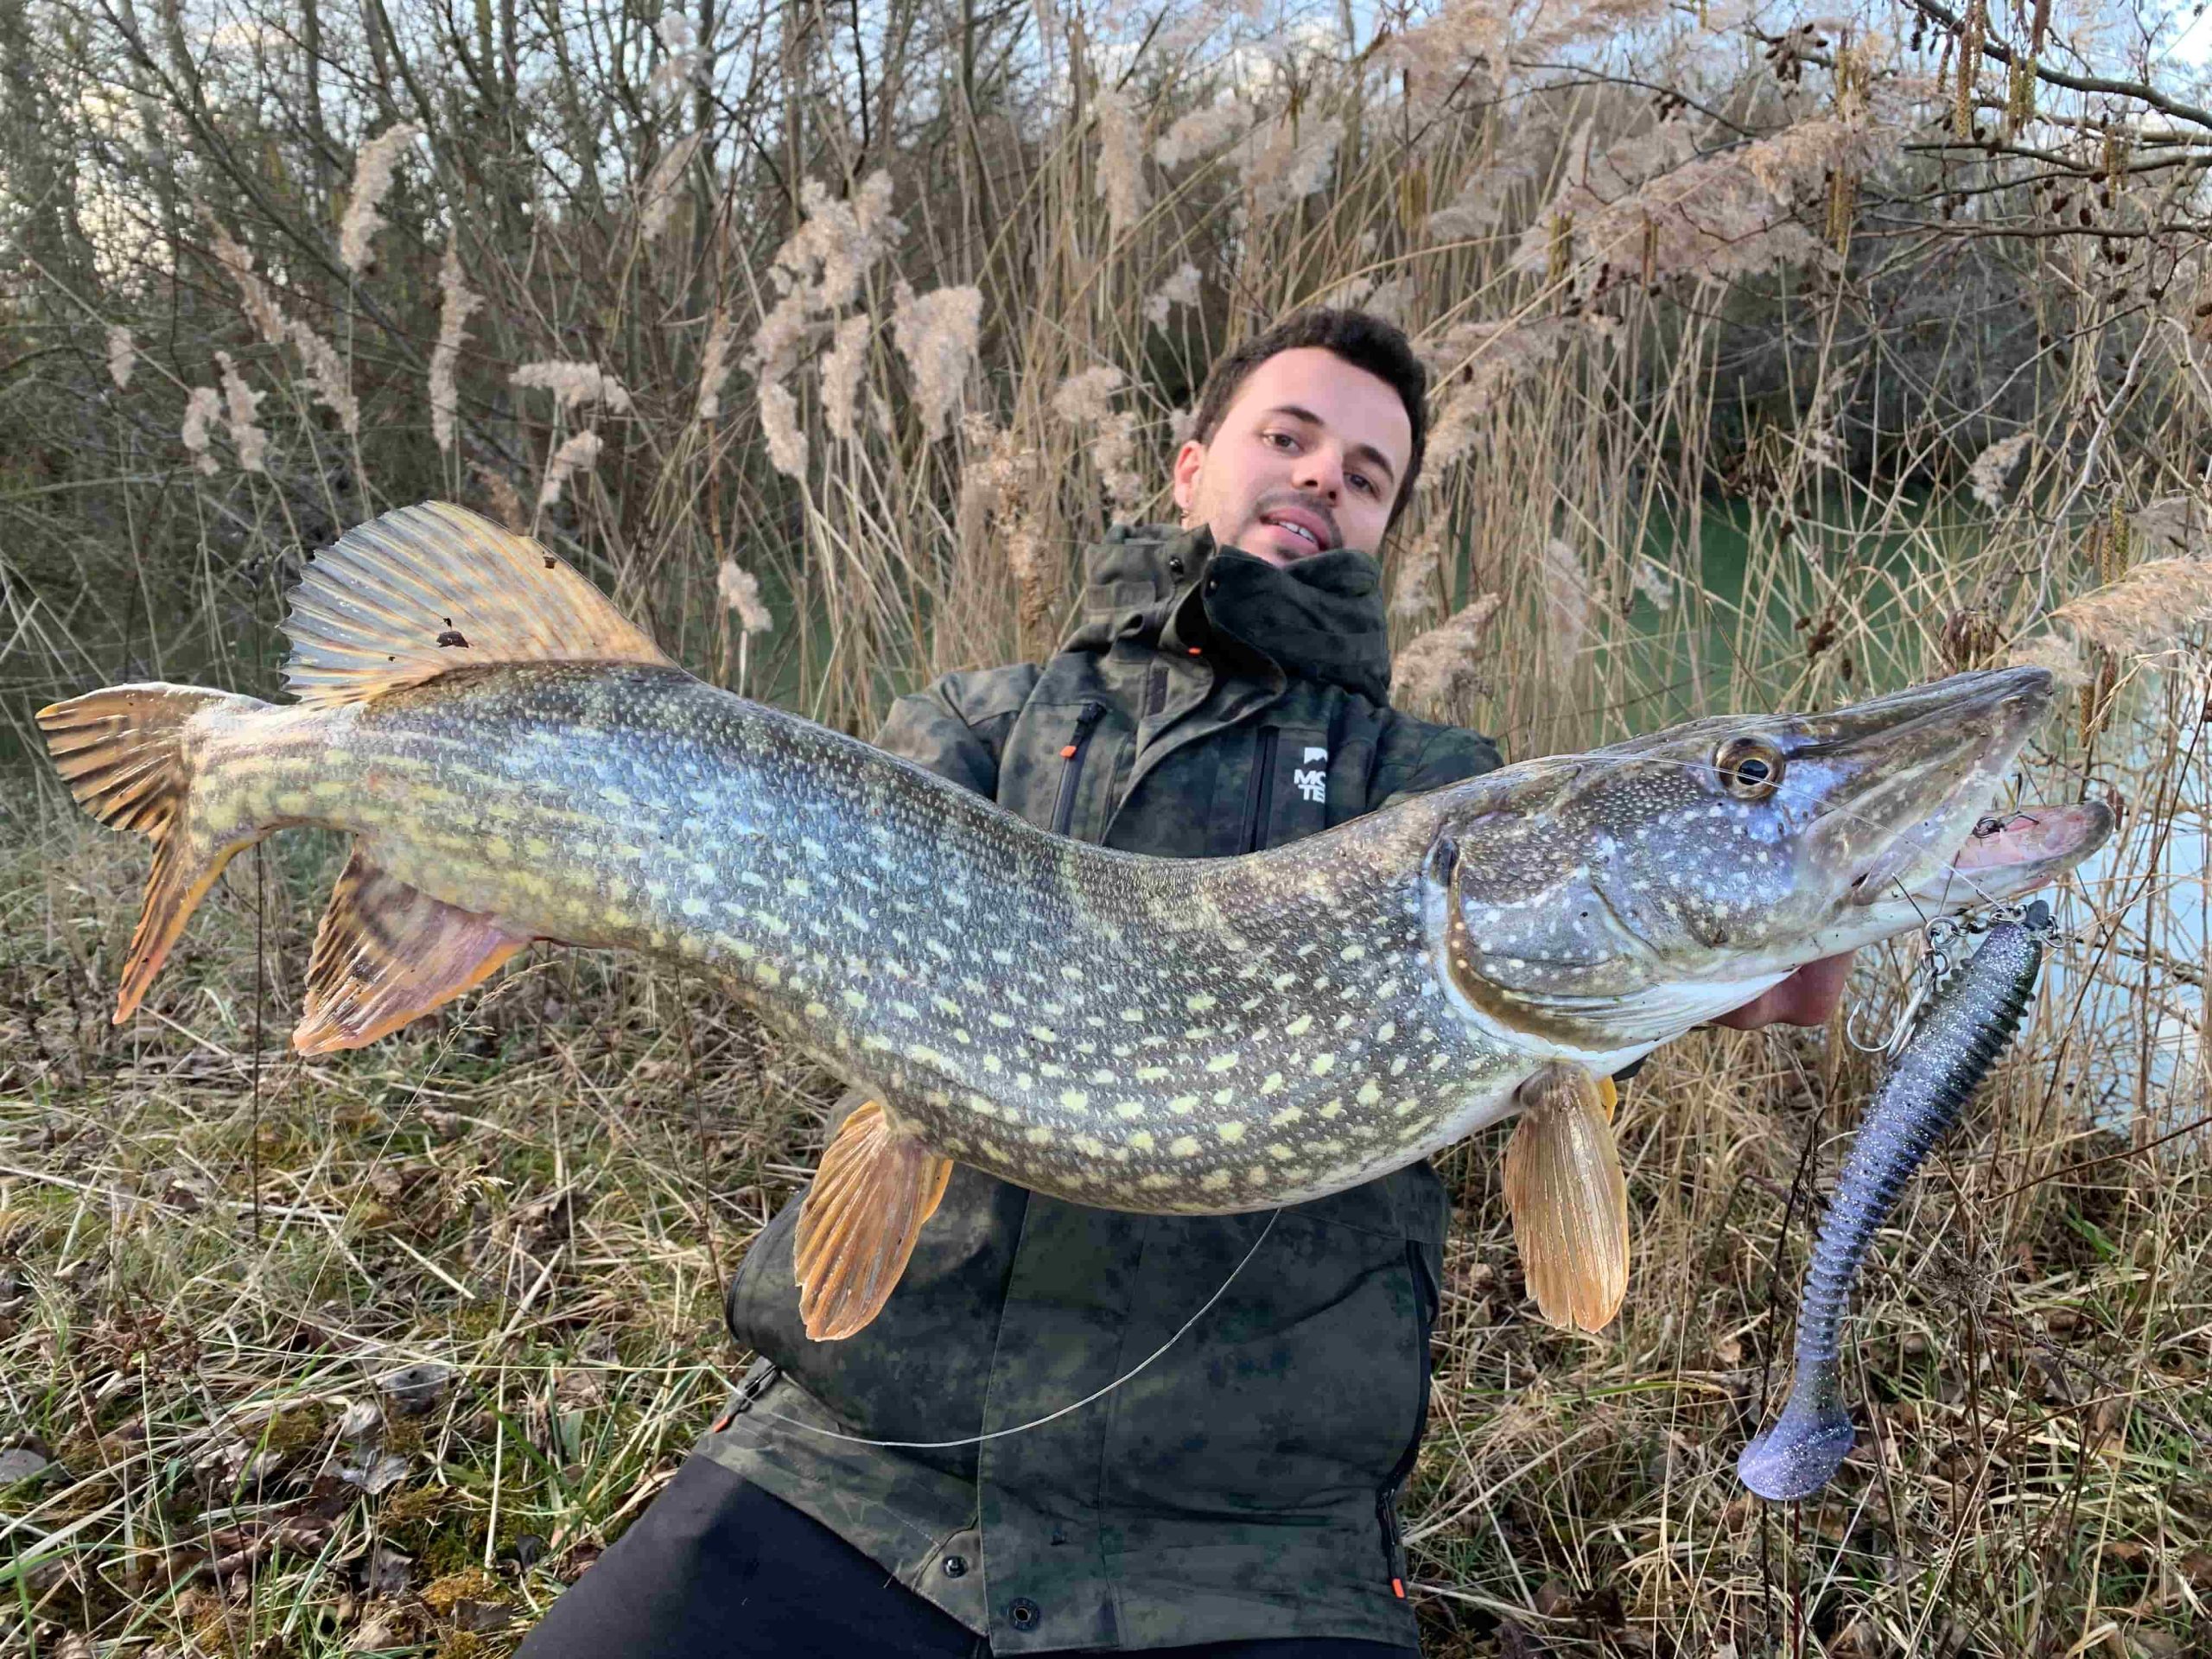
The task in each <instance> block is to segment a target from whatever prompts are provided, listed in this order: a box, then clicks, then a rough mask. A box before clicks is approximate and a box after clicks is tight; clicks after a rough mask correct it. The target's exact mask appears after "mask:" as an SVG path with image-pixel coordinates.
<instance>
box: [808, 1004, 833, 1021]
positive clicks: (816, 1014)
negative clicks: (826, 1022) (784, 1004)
mask: <svg viewBox="0 0 2212 1659" xmlns="http://www.w3.org/2000/svg"><path fill="white" fill-rule="evenodd" d="M828 1015H829V1008H828V1007H825V1006H824V1005H823V1004H822V1003H819V1002H810V1003H808V1004H807V1005H806V1017H807V1018H808V1019H810V1020H821V1019H825V1018H827V1017H828Z"/></svg>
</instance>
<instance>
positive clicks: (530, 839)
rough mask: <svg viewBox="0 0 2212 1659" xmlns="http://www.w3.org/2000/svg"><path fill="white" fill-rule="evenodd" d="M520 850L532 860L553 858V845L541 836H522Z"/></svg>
mask: <svg viewBox="0 0 2212 1659" xmlns="http://www.w3.org/2000/svg"><path fill="white" fill-rule="evenodd" d="M522 849H523V851H524V853H526V854H528V855H530V856H531V857H532V858H550V857H552V856H553V843H552V842H550V841H548V840H546V839H545V837H544V836H524V837H523V838H522Z"/></svg>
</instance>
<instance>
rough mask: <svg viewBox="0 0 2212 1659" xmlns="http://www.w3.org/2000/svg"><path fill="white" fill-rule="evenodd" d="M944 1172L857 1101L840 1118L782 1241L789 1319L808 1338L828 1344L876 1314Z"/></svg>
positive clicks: (941, 1164)
mask: <svg viewBox="0 0 2212 1659" xmlns="http://www.w3.org/2000/svg"><path fill="white" fill-rule="evenodd" d="M951 1178H952V1160H950V1158H940V1157H938V1155H937V1154H935V1153H933V1152H931V1150H930V1149H929V1148H928V1147H925V1146H924V1145H923V1144H922V1143H921V1142H920V1141H917V1140H915V1139H914V1138H913V1137H912V1135H909V1134H908V1133H907V1132H906V1129H904V1128H901V1127H900V1126H899V1124H897V1123H896V1122H893V1120H892V1118H891V1116H889V1114H887V1112H886V1111H885V1110H884V1109H883V1108H882V1107H881V1106H880V1104H878V1103H876V1102H874V1101H873V1100H871V1101H867V1102H864V1103H862V1104H861V1106H860V1107H859V1108H857V1109H855V1111H854V1112H853V1114H852V1116H849V1117H848V1118H847V1119H846V1120H845V1122H844V1123H843V1124H842V1126H841V1127H840V1128H839V1129H838V1131H837V1137H836V1140H834V1141H831V1142H830V1143H829V1150H828V1151H827V1152H825V1153H823V1154H822V1166H821V1167H820V1168H819V1169H817V1171H816V1172H815V1174H814V1185H812V1186H810V1187H809V1188H808V1189H807V1191H806V1198H805V1199H804V1207H802V1208H801V1209H800V1211H799V1213H798V1236H797V1237H796V1238H794V1239H793V1241H792V1245H793V1250H792V1259H791V1264H792V1269H793V1272H794V1273H795V1274H796V1276H797V1277H798V1286H799V1299H798V1311H799V1317H800V1318H801V1319H803V1320H804V1321H805V1325H806V1334H807V1335H808V1336H809V1337H810V1338H813V1339H814V1340H815V1341H817V1342H835V1341H836V1340H838V1339H839V1338H843V1337H849V1336H851V1335H852V1334H853V1333H854V1332H856V1331H860V1330H861V1329H863V1328H864V1327H865V1326H866V1325H868V1321H869V1320H870V1319H874V1317H875V1316H876V1315H877V1314H878V1313H880V1312H881V1311H882V1308H883V1305H884V1303H885V1302H887V1301H888V1300H890V1299H891V1293H892V1291H893V1289H895V1288H896V1287H898V1283H899V1274H902V1273H904V1272H905V1271H906V1260H907V1258H908V1257H909V1256H911V1255H913V1253H914V1241H915V1240H916V1239H917V1238H918V1237H919V1236H921V1231H922V1224H923V1223H924V1222H925V1221H927V1220H928V1219H929V1218H930V1217H931V1216H932V1215H934V1214H936V1213H937V1206H938V1201H939V1200H941V1199H942V1198H944V1187H945V1183H946V1182H947V1181H949V1180H950V1179H951Z"/></svg>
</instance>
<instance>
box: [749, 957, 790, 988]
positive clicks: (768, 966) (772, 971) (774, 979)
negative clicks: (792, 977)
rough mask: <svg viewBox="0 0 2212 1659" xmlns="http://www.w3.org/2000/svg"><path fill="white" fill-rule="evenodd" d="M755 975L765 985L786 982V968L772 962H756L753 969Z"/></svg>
mask: <svg viewBox="0 0 2212 1659" xmlns="http://www.w3.org/2000/svg"><path fill="white" fill-rule="evenodd" d="M753 977H754V978H756V979H758V980H759V981H760V982H761V983H762V984H763V985H780V984H782V983H783V982H784V970H783V969H780V968H779V967H777V966H776V964H775V963H772V962H763V963H756V964H755V965H754V967H753Z"/></svg>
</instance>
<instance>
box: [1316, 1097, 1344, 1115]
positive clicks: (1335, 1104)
mask: <svg viewBox="0 0 2212 1659" xmlns="http://www.w3.org/2000/svg"><path fill="white" fill-rule="evenodd" d="M1321 1116H1323V1117H1325V1118H1329V1117H1342V1116H1344V1102H1342V1101H1341V1100H1332V1101H1331V1102H1330V1103H1328V1104H1327V1105H1325V1106H1324V1107H1323V1108H1322V1109H1321Z"/></svg>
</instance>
